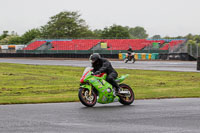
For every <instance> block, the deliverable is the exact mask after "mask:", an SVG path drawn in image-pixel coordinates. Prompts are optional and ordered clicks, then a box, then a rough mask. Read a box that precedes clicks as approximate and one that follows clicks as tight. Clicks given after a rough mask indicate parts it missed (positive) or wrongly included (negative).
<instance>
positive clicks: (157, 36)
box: [152, 35, 161, 39]
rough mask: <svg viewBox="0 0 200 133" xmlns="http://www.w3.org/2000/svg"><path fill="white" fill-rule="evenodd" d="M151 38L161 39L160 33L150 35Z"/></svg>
mask: <svg viewBox="0 0 200 133" xmlns="http://www.w3.org/2000/svg"><path fill="white" fill-rule="evenodd" d="M152 39H161V36H160V35H154V36H152Z"/></svg>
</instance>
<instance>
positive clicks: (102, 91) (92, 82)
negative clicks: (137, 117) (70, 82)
mask: <svg viewBox="0 0 200 133" xmlns="http://www.w3.org/2000/svg"><path fill="white" fill-rule="evenodd" d="M127 76H128V74H126V75H122V76H121V77H119V78H117V79H116V82H117V83H121V82H122V81H124V79H125V78H126V77H127ZM105 79H106V74H105V73H102V74H100V75H94V74H93V72H92V68H91V67H86V69H85V71H84V72H83V75H82V77H81V80H80V82H81V84H80V88H79V93H78V96H79V99H80V101H81V103H82V104H83V105H85V106H87V107H93V106H94V105H95V104H96V102H98V103H101V104H107V103H112V102H115V101H119V102H120V103H121V104H124V105H130V104H131V103H133V101H134V98H135V96H134V92H133V90H132V89H131V87H130V86H128V85H126V84H119V86H120V91H119V94H118V95H117V96H116V95H115V89H114V88H113V86H112V85H111V84H110V83H108V82H107V81H106V80H105Z"/></svg>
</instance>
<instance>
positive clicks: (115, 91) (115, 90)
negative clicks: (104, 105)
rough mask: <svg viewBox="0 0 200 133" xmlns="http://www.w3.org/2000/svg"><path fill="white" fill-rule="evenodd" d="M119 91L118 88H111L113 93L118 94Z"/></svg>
mask: <svg viewBox="0 0 200 133" xmlns="http://www.w3.org/2000/svg"><path fill="white" fill-rule="evenodd" d="M119 93H120V88H113V95H114V96H118V95H119Z"/></svg>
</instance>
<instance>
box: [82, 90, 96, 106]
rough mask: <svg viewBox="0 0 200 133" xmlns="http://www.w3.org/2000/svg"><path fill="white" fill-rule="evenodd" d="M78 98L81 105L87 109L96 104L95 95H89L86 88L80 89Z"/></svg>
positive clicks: (93, 93)
mask: <svg viewBox="0 0 200 133" xmlns="http://www.w3.org/2000/svg"><path fill="white" fill-rule="evenodd" d="M78 97H79V100H80V101H81V103H82V104H83V105H85V106H87V107H93V106H94V105H95V104H96V102H97V95H96V93H95V92H94V91H92V94H91V95H89V90H88V89H87V88H80V89H79V93H78Z"/></svg>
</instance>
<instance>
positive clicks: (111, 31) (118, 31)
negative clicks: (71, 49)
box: [101, 25, 130, 39]
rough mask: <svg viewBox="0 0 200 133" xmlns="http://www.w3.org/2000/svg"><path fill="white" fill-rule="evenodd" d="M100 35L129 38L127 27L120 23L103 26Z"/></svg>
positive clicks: (103, 36)
mask: <svg viewBox="0 0 200 133" xmlns="http://www.w3.org/2000/svg"><path fill="white" fill-rule="evenodd" d="M101 37H102V38H115V39H122V38H130V36H129V32H128V30H127V28H125V27H123V26H120V25H112V26H110V27H106V28H104V30H103V31H102V33H101Z"/></svg>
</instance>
